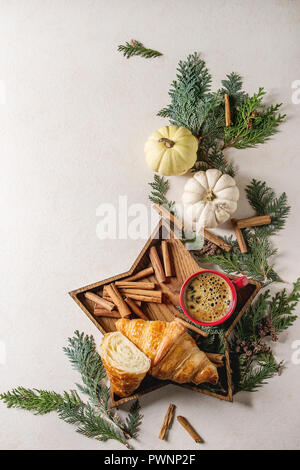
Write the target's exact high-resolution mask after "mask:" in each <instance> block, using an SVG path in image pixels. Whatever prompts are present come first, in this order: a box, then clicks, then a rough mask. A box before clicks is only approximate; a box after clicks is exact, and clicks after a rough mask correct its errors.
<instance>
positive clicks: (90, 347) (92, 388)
mask: <svg viewBox="0 0 300 470" xmlns="http://www.w3.org/2000/svg"><path fill="white" fill-rule="evenodd" d="M63 350H64V352H65V354H66V356H67V357H68V359H69V361H70V363H71V364H72V366H73V368H74V369H75V370H77V371H78V372H79V373H80V374H81V379H82V382H83V386H82V385H81V384H77V386H78V388H79V389H80V391H81V392H83V393H86V394H87V395H89V397H90V398H91V399H92V400H94V401H95V402H97V401H99V400H100V399H102V400H103V397H102V396H101V386H100V382H101V380H102V379H104V377H105V376H106V372H105V368H104V366H103V363H102V360H101V357H100V355H99V354H98V353H97V351H96V345H95V341H94V338H93V337H92V336H88V335H85V334H84V333H79V331H77V330H76V331H75V333H74V336H73V337H72V338H68V347H65V348H63Z"/></svg>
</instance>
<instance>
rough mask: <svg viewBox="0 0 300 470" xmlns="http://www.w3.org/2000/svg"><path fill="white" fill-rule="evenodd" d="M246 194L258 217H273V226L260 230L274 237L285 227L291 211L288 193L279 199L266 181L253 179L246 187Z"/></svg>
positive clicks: (266, 226)
mask: <svg viewBox="0 0 300 470" xmlns="http://www.w3.org/2000/svg"><path fill="white" fill-rule="evenodd" d="M246 194H247V199H248V201H249V204H250V205H251V206H252V207H253V209H254V210H255V211H256V213H257V215H267V214H268V215H270V216H271V224H270V225H265V226H264V227H263V228H260V231H262V232H263V233H265V234H267V235H273V234H275V233H276V232H278V231H279V230H281V229H282V228H283V227H284V225H285V222H286V218H287V216H288V214H289V212H290V210H291V208H290V206H289V205H288V202H287V195H286V193H282V194H281V195H280V196H279V197H278V198H277V197H276V195H275V192H274V191H273V189H272V188H270V187H269V186H267V184H266V182H265V181H257V180H255V179H253V180H252V181H251V183H250V184H248V186H246Z"/></svg>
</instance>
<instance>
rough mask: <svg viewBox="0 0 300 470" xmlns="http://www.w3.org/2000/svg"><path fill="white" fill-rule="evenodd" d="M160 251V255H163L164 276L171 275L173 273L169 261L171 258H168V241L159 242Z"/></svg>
mask: <svg viewBox="0 0 300 470" xmlns="http://www.w3.org/2000/svg"><path fill="white" fill-rule="evenodd" d="M161 251H162V256H163V262H164V270H165V275H166V277H171V276H172V275H173V272H172V263H171V258H170V250H169V246H168V242H167V241H166V240H163V241H162V242H161Z"/></svg>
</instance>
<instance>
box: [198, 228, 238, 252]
mask: <svg viewBox="0 0 300 470" xmlns="http://www.w3.org/2000/svg"><path fill="white" fill-rule="evenodd" d="M203 235H204V238H206V240H209V241H210V242H212V243H214V244H215V245H217V246H218V247H220V248H221V249H222V250H224V251H230V250H231V248H232V246H231V245H229V244H228V243H226V242H224V240H222V238H220V237H218V236H217V235H215V234H214V233H212V232H210V231H209V230H207V229H206V228H205V229H204V230H203Z"/></svg>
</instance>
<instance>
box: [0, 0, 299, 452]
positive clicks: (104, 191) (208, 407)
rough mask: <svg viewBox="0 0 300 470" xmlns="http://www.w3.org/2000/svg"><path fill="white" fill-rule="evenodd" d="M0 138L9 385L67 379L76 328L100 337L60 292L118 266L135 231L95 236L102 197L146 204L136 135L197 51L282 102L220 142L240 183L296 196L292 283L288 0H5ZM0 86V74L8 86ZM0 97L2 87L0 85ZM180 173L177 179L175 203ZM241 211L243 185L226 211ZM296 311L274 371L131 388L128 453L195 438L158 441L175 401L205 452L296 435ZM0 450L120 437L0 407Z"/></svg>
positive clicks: (135, 249)
mask: <svg viewBox="0 0 300 470" xmlns="http://www.w3.org/2000/svg"><path fill="white" fill-rule="evenodd" d="M0 7H1V16H0V47H1V55H0V80H2V81H3V82H4V83H5V90H6V104H3V103H2V102H3V96H2V97H1V103H2V104H1V105H0V119H1V126H0V141H1V198H0V201H1V231H0V247H1V264H0V275H1V292H0V301H1V318H0V341H3V342H4V343H5V345H6V356H7V357H6V363H5V364H1V363H0V376H1V379H0V380H1V386H0V388H1V391H4V390H7V389H11V388H12V387H15V386H18V385H21V384H22V385H24V386H28V387H40V388H43V387H46V388H48V389H55V390H57V391H62V390H63V389H68V388H70V387H72V386H73V384H74V382H75V381H77V380H78V375H77V373H75V372H74V371H72V370H71V368H70V366H69V364H68V361H67V359H66V358H65V357H64V354H63V352H62V347H63V346H64V345H65V343H66V338H67V336H70V335H72V333H73V331H74V330H75V329H79V330H84V331H85V332H86V333H92V334H93V335H95V338H96V340H97V342H99V341H100V339H101V334H100V332H99V331H97V329H96V328H95V327H94V326H93V325H92V324H91V322H90V321H89V320H88V319H87V318H86V317H85V315H84V314H83V313H82V312H81V310H80V309H79V308H78V307H77V306H76V305H75V303H74V302H73V301H72V300H71V299H70V297H69V296H68V295H67V292H68V291H69V290H72V289H75V288H77V287H80V286H83V285H85V284H88V283H92V282H95V281H98V280H101V279H103V278H105V277H108V276H110V275H113V274H115V273H118V272H122V271H124V270H126V269H128V267H129V266H130V265H131V263H132V262H133V261H134V259H135V258H136V256H137V254H138V253H139V251H140V249H141V248H142V246H143V244H144V241H143V240H139V241H133V240H113V241H108V240H107V241H105V242H103V241H100V240H99V239H98V238H97V236H96V225H97V222H98V218H97V217H96V209H97V207H98V206H99V204H100V203H102V202H113V203H116V202H117V200H118V196H119V195H127V196H128V199H129V202H131V203H134V202H143V203H145V204H148V202H147V194H148V185H147V183H148V182H149V181H150V180H151V179H152V173H151V171H150V170H149V169H148V168H147V167H146V165H145V162H144V155H143V146H144V142H145V139H146V138H147V137H148V135H149V134H150V133H151V132H152V131H153V130H154V129H156V128H158V127H159V126H160V125H162V124H165V123H167V122H166V121H165V120H163V119H161V118H158V117H156V112H157V111H158V110H159V109H160V108H161V107H163V106H164V105H165V104H167V103H168V95H167V91H168V88H169V85H170V82H171V80H173V79H174V76H175V68H176V64H177V62H178V60H179V59H183V58H185V56H186V55H187V54H188V53H191V52H193V51H195V50H197V51H200V52H201V53H202V54H203V56H204V58H205V59H206V60H207V64H208V67H209V69H210V71H211V72H212V74H213V76H214V86H215V87H218V86H219V85H220V80H221V79H223V78H224V77H225V74H226V73H230V72H231V71H232V70H234V71H237V72H239V73H241V74H242V75H243V76H244V77H245V79H244V82H245V89H246V90H247V91H249V92H254V91H255V90H257V89H258V87H259V86H265V88H266V90H267V91H268V92H269V94H268V96H267V99H270V100H272V101H273V102H274V101H276V102H281V101H282V102H284V108H283V111H284V112H287V113H288V120H287V122H286V124H284V125H283V126H282V132H281V133H280V134H278V135H276V136H275V137H274V138H273V139H272V140H271V141H270V142H269V143H268V144H266V145H262V146H260V147H259V148H257V149H253V150H243V151H237V150H233V151H231V153H230V155H231V156H232V158H233V159H234V161H235V162H236V163H237V164H238V165H239V176H238V185H239V186H240V187H241V188H243V187H244V186H245V185H246V184H247V183H248V182H249V181H250V179H251V178H252V177H254V178H261V179H265V180H266V181H267V182H268V183H269V184H270V185H271V186H272V187H274V189H275V190H276V191H277V192H278V193H280V192H282V191H287V193H288V197H289V201H290V203H291V205H292V208H293V210H292V213H291V215H290V217H289V220H288V223H287V227H286V229H285V230H284V231H283V232H282V233H281V235H280V236H278V237H276V239H275V244H276V246H278V247H279V248H280V255H279V256H278V257H277V259H276V265H277V268H278V271H279V272H280V274H281V276H282V277H283V278H284V279H285V280H286V281H288V282H291V281H293V280H295V278H296V277H297V276H298V275H299V250H298V240H299V230H300V225H299V215H298V214H297V208H299V202H298V201H299V196H300V194H299V191H300V190H299V169H300V163H299V162H300V159H299V144H300V138H299V125H300V119H299V112H300V104H299V105H295V104H292V100H291V96H292V82H293V81H294V80H297V79H300V61H299V40H300V35H299V31H300V28H299V26H300V24H299V20H300V3H299V1H297V0H295V1H287V0H286V1H284V0H282V1H275V0H273V1H270V0H268V1H264V2H261V1H259V0H256V1H253V0H251V1H250V0H247V1H243V2H242V1H233V0H228V1H227V2H224V1H219V0H214V1H211V2H209V1H207V0H206V1H203V0H194V1H193V0H189V1H188V2H187V1H184V0H182V1H179V0H176V1H174V0H173V1H171V0H169V1H158V0H155V1H151V2H148V1H146V0H143V1H141V0H139V1H138V0H136V1H129V0H123V1H120V0H119V1H117V0H110V1H109V2H107V1H105V0H98V1H90V0H74V1H70V0H69V1H66V0H65V1H61V0H54V1H53V0H51V1H50V0H43V1H41V0H26V1H25V0H18V1H17V0H15V1H12V0H10V1H5V0H0ZM132 37H133V38H136V39H139V40H141V41H143V42H144V44H145V45H147V46H150V47H153V48H156V49H158V50H160V51H162V52H163V53H164V56H163V57H162V58H159V59H154V60H144V59H142V58H139V57H137V58H132V59H130V60H126V59H125V58H123V56H122V55H121V54H120V53H118V52H116V48H117V46H118V44H121V43H124V42H125V41H126V40H129V39H131V38H132ZM3 82H1V83H3ZM1 89H2V95H3V85H2V86H1ZM184 181H185V178H172V179H171V184H172V192H171V196H174V198H175V199H177V200H178V199H179V198H180V195H181V188H182V187H183V184H184ZM248 213H249V215H250V214H251V211H250V209H249V207H248V206H247V205H246V204H245V195H244V194H243V195H242V203H241V204H240V206H239V210H238V213H237V216H245V215H247V214H248ZM299 325H300V321H298V322H297V323H296V324H295V326H294V327H292V328H291V329H290V330H289V331H288V332H287V333H284V334H282V335H281V338H280V341H279V342H278V343H277V344H276V346H275V351H276V355H277V357H278V359H279V358H280V359H284V360H285V361H286V365H287V368H286V369H285V371H284V373H283V375H282V376H281V377H275V378H273V379H272V380H271V381H270V383H269V385H267V386H265V387H264V388H263V389H262V390H261V391H260V392H259V393H255V394H247V393H241V394H239V395H238V396H236V399H235V402H234V403H233V404H228V403H225V402H221V401H218V400H215V399H212V398H210V397H205V396H202V395H201V394H196V393H193V392H191V391H186V390H183V389H180V388H178V387H175V386H174V387H173V386H168V387H166V388H164V389H161V390H158V391H156V392H153V393H151V394H149V395H146V396H145V397H144V398H142V400H141V404H142V407H143V413H144V416H145V417H144V421H143V425H142V432H141V435H140V438H139V440H138V442H136V443H134V445H135V447H136V448H138V449H147V448H151V449H196V448H197V449H199V446H197V445H195V444H194V443H193V441H192V440H191V439H190V437H189V436H188V435H187V434H186V433H185V432H184V431H183V430H182V429H181V428H180V427H179V425H178V424H175V425H174V426H173V428H172V430H171V432H170V435H169V441H167V442H162V441H160V440H159V439H158V438H157V434H158V431H159V428H160V424H161V421H162V418H163V415H164V413H165V411H166V409H167V406H168V405H169V403H170V402H173V403H175V404H176V405H177V407H178V413H180V414H182V415H184V416H186V417H187V418H189V419H190V421H191V423H192V424H194V425H195V427H196V428H197V429H198V430H199V432H200V433H201V434H202V435H203V437H204V439H205V441H206V444H204V445H202V446H201V449H231V448H233V449H253V448H259V449H271V448H272V449H288V448H298V449H299V447H300V445H299V444H300V442H299V439H300V438H299V426H300V415H299V412H298V411H297V410H298V409H299V377H300V365H298V366H296V365H293V364H291V354H292V348H291V345H292V342H293V340H295V339H299ZM0 421H1V427H0V447H1V448H2V449H99V448H107V449H116V448H120V446H119V445H118V444H116V443H115V442H113V441H109V442H107V443H105V444H101V443H98V442H96V441H93V440H88V439H86V438H84V437H82V436H80V435H78V434H76V433H75V432H74V430H73V429H72V426H70V425H68V424H65V423H63V422H62V421H60V420H58V418H57V416H56V415H55V414H49V415H47V416H44V417H36V416H33V415H31V414H30V413H27V412H23V411H20V410H8V409H6V408H5V406H3V405H2V404H1V405H0Z"/></svg>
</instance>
